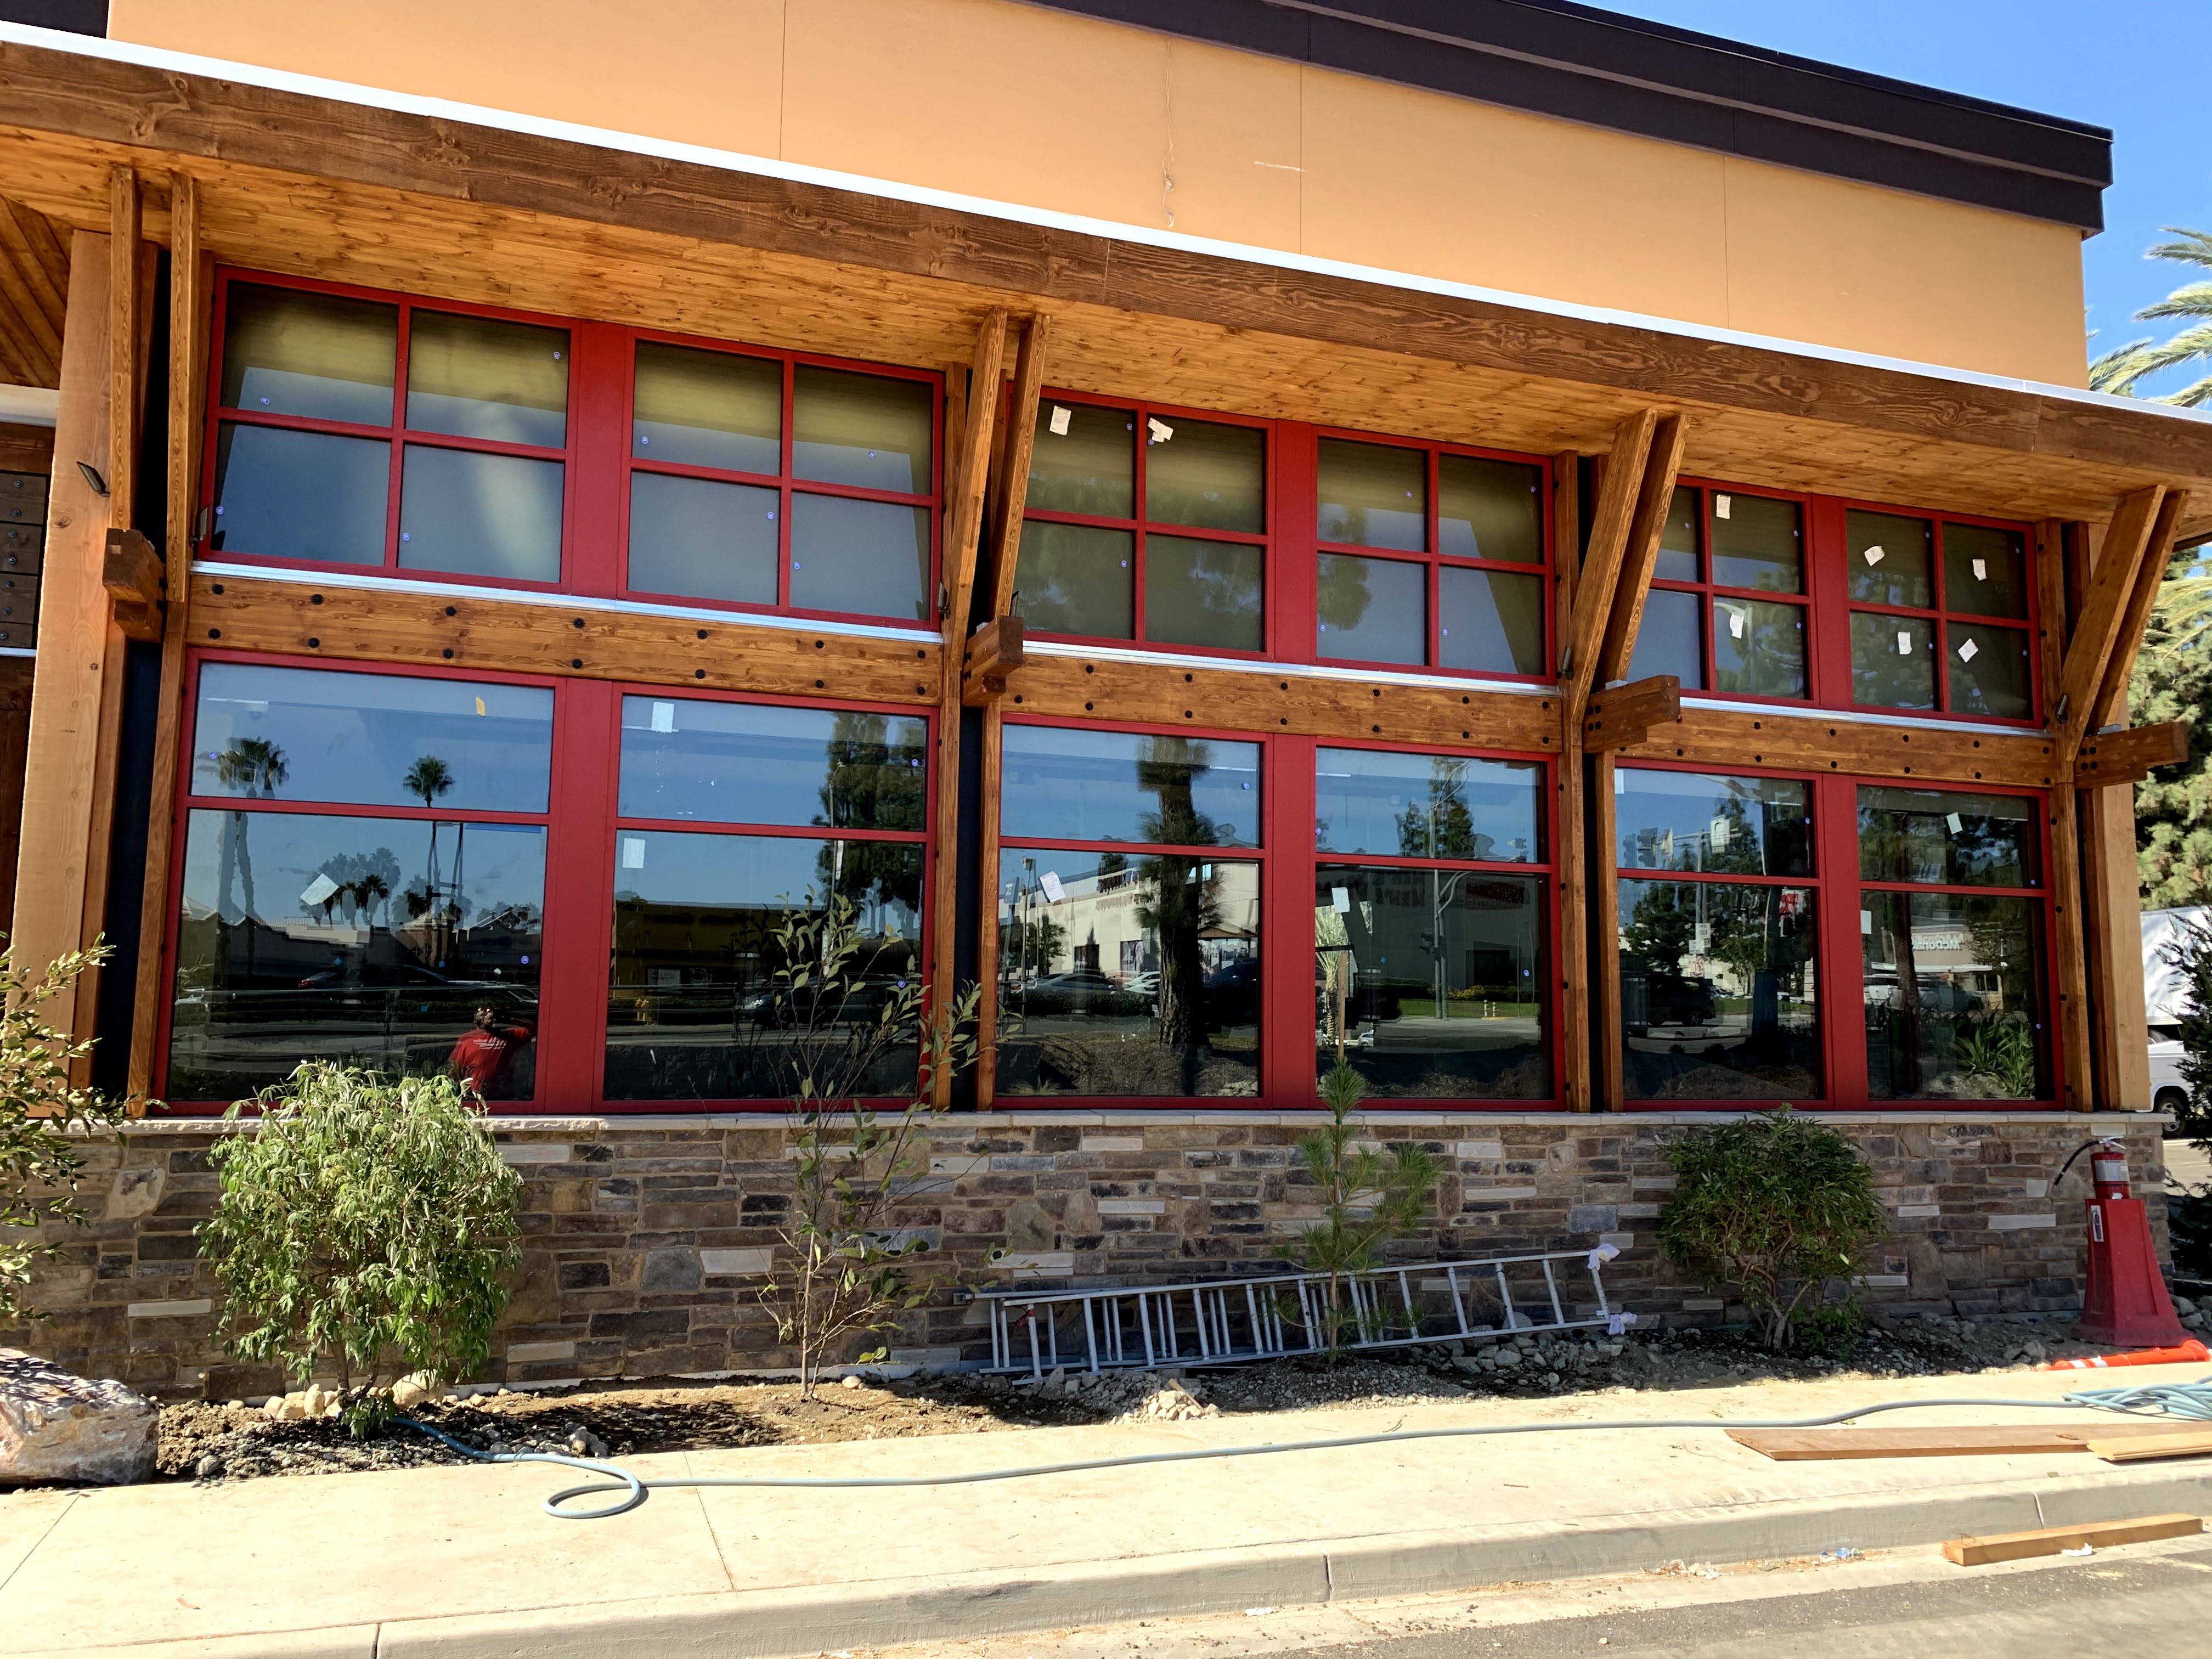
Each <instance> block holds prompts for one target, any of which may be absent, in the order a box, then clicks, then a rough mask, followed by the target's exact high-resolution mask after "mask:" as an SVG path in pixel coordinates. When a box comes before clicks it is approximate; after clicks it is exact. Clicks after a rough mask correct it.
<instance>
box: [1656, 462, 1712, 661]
mask: <svg viewBox="0 0 2212 1659" xmlns="http://www.w3.org/2000/svg"><path fill="white" fill-rule="evenodd" d="M1703 509H1704V501H1703V499H1702V498H1701V496H1700V495H1699V492H1698V491H1697V490H1695V489H1690V488H1689V487H1688V486H1686V485H1683V486H1680V487H1678V488H1677V489H1675V491H1674V496H1673V498H1672V499H1671V500H1670V501H1668V503H1667V527H1666V528H1665V529H1664V530H1662V531H1661V532H1659V556H1658V557H1657V558H1656V560H1654V561H1653V562H1652V566H1651V574H1652V575H1653V577H1654V578H1656V580H1660V581H1662V582H1694V581H1702V580H1705V576H1704V567H1703V566H1702V565H1700V564H1699V561H1698V514H1699V513H1700V512H1701V511H1703ZM1682 684H1685V685H1687V684H1689V682H1688V681H1687V680H1684V681H1683V682H1682Z"/></svg>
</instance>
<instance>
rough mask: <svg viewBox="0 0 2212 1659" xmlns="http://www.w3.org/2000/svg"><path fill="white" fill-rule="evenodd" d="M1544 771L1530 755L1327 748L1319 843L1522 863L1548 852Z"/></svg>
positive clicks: (1318, 805)
mask: <svg viewBox="0 0 2212 1659" xmlns="http://www.w3.org/2000/svg"><path fill="white" fill-rule="evenodd" d="M1543 776H1544V772H1543V768H1542V767H1541V766H1540V765H1539V764H1537V763H1535V762H1534V761H1499V760H1474V759H1471V758H1468V757H1465V756H1461V755H1409V754H1403V753H1398V752H1395V751H1390V750H1369V749H1323V750H1319V751H1318V752H1317V753H1316V756H1315V757H1314V845H1315V847H1316V848H1318V849H1320V850H1321V851H1322V852H1325V853H1365V854H1370V855H1383V856H1389V857H1395V858H1410V859H1424V858H1425V859H1471V860H1493V861H1497V862H1502V863H1506V864H1526V863H1528V862H1530V861H1532V860H1535V859H1537V858H1539V857H1541V854H1542V852H1543V842H1542V831H1541V829H1540V827H1539V826H1540V824H1541V810H1540V809H1541V805H1542V801H1541V791H1542V788H1543Z"/></svg>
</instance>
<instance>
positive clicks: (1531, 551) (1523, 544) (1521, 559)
mask: <svg viewBox="0 0 2212 1659" xmlns="http://www.w3.org/2000/svg"><path fill="white" fill-rule="evenodd" d="M1543 491H1544V470H1543V469H1542V468H1541V467H1537V466H1528V465H1524V464H1522V462H1519V461H1492V460H1486V459H1483V458H1482V457H1480V456H1477V455H1439V456H1437V551H1438V552H1439V553H1447V554H1449V555H1450V556H1453V557H1454V558H1461V559H1510V560H1512V561H1513V562H1515V563H1516V564H1541V563H1543V562H1544V493H1543Z"/></svg>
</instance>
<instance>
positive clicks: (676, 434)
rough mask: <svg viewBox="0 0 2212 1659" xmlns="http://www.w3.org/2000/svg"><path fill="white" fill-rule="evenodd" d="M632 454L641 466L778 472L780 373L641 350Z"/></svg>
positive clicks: (653, 346)
mask: <svg viewBox="0 0 2212 1659" xmlns="http://www.w3.org/2000/svg"><path fill="white" fill-rule="evenodd" d="M636 398H637V406H636V408H635V410H634V411H633V413H632V416H631V422H630V453H631V454H632V455H634V456H635V457H636V458H637V459H639V460H641V461H666V462H668V463H669V464H670V465H676V466H715V467H721V468H724V469H725V470H726V471H732V472H763V473H767V474H769V475H770V476H771V477H772V476H774V475H775V474H776V473H778V472H781V471H783V365H782V364H781V363H774V362H762V361H761V360H760V359H759V358H757V357H733V356H730V355H729V354H727V353H726V352H720V351H695V350H692V349H690V348H689V347H686V346H672V345H660V344H657V343H654V342H652V341H649V340H648V341H643V342H641V343H639V345H638V348H637V387H636Z"/></svg>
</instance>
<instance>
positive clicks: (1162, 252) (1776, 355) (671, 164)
mask: <svg viewBox="0 0 2212 1659" xmlns="http://www.w3.org/2000/svg"><path fill="white" fill-rule="evenodd" d="M487 113H489V112H487ZM0 126H14V127H16V128H19V129H24V130H27V131H31V132H33V133H37V132H48V133H53V134H57V135H61V136H65V137H71V138H75V139H79V140H84V141H89V142H92V143H102V144H112V145H116V146H121V147H125V148H128V149H140V150H144V151H150V152H154V153H155V155H153V156H149V160H148V161H146V162H145V163H144V164H143V165H146V166H148V167H159V166H161V161H159V160H158V159H157V158H158V156H159V155H162V154H167V155H173V156H176V157H179V158H182V159H185V160H187V161H189V160H191V159H201V160H204V161H209V162H211V163H216V164H218V165H220V164H223V163H231V164H236V165H238V166H241V167H252V168H257V169H261V170H264V171H266V172H268V173H271V174H275V175H290V176H293V177H309V178H325V179H333V180H338V181H343V182H349V183H353V184H358V185H365V186H368V187H371V188H375V189H383V190H391V191H401V192H406V193H410V194H414V195H418V196H424V197H434V198H437V199H441V200H446V201H453V202H466V203H477V204H483V205H484V206H486V207H489V208H499V209H508V210H516V211H520V212H525V213H532V214H538V215H542V216H544V217H546V218H548V219H552V220H562V221H568V222H586V223H594V224H605V225H611V226H618V227H623V228H632V229H637V230H642V231H645V232H647V233H652V234H662V235H669V236H678V237H693V238H697V239H699V240H703V241H709V242H716V243H720V244H724V245H726V246H736V247H748V248H756V249H760V250H763V251H765V252H776V253H787V254H791V255H794V256H797V257H799V258H806V259H813V260H825V261H829V262H833V263H837V264H848V265H853V266H858V267H860V268H863V269H871V268H872V269H876V270H890V271H896V272H900V273H903V274H906V275H909V276H919V277H927V278H935V279H940V280H944V281H947V282H953V283H965V284H969V285H970V286H972V287H974V288H976V289H983V290H986V291H987V292H988V293H989V294H990V295H992V296H993V297H994V302H1000V303H1003V302H1004V298H1003V297H1002V296H1009V295H1011V296H1017V297H1018V296H1028V297H1030V298H1034V299H1041V300H1047V301H1062V302H1065V303H1068V304H1072V305H1089V306H1105V307H1112V308H1114V309H1116V310H1121V311H1127V312H1132V313H1154V314H1157V315H1160V316H1166V317H1176V318H1181V319H1185V320H1188V321H1191V322H1196V323H1200V324H1204V325H1211V326H1216V327H1224V328H1233V329H1240V330H1247V331H1254V332H1258V333H1272V334H1279V335H1285V336H1289V337H1296V338H1304V339H1310V340H1317V341H1322V342H1326V343H1331V344H1338V345H1344V346H1349V347H1353V348H1357V349H1372V350H1381V351H1389V352H1396V353H1400V354H1402V355H1404V356H1413V357H1424V358H1429V359H1431V360H1434V361H1437V362H1457V363H1465V364H1468V365H1470V366H1474V367H1480V368H1492V369H1498V370H1501V371H1504V372H1506V373H1509V374H1520V375H1530V376H1535V377H1539V378H1541V379H1546V380H1560V381H1565V382H1570V383H1575V384H1580V385H1584V386H1602V387H1605V388H1607V389H1609V390H1613V391H1617V392H1626V393H1628V394H1631V395H1632V396H1635V397H1638V398H1647V399H1656V400H1658V401H1662V402H1666V403H1668V404H1674V403H1686V404H1692V405H1696V404H1704V405H1705V406H1707V407H1716V408H1721V409H1727V410H1741V411H1745V412H1748V413H1753V414H1759V415H1770V416H1779V417H1783V418H1788V419H1809V420H1814V421H1820V422H1832V423H1835V424H1838V425H1842V426H1856V427H1862V428H1868V429H1869V430H1875V431H1881V432H1888V433H1892V434H1900V435H1905V436H1908V437H1913V438H1922V439H1930V440H1937V441H1951V442H1957V443H1965V444H1971V445H1976V446H1979V447H1984V448H1990V449H1996V450H2004V451H2009V452H2011V453H2015V454H2027V455H2041V456H2048V457H2051V458H2053V459H2063V460H2071V461H2078V462H2082V463H2085V464H2088V465H2106V466H2118V467H2124V468H2128V469H2130V470H2133V471H2137V472H2140V473H2142V475H2144V476H2145V477H2147V478H2148V477H2156V478H2212V422H2208V421H2200V420H2192V419H2190V418H2188V417H2185V416H2182V415H2180V414H2179V413H2177V412H2171V411H2164V412H2161V411H2158V410H2156V409H2155V406H2152V405H2142V406H2128V405H2125V404H2123V403H2121V402H2120V401H2118V400H2115V399H2112V398H2096V397H2093V396H2091V395H2090V394H2087V393H2069V392H2064V391H2062V390H2058V389H2055V388H2054V389H2039V388H2037V387H2035V386H2033V385H2030V384H2021V385H2013V384H2009V383H2003V384H1992V383H1991V382H1990V380H1989V378H1988V377H1985V376H1979V375H1970V374H1957V375H1953V374H1945V373H1944V372H1942V370H1941V369H1938V368H1929V370H1928V371H1927V372H1925V373H1923V372H1919V371H1917V369H1915V368H1912V367H1911V366H1901V365H1891V364H1887V363H1884V362H1865V361H1861V360H1858V359H1857V357H1856V356H1851V355H1840V354H1839V355H1835V356H1831V355H1827V354H1823V353H1817V352H1812V351H1796V350H1792V349H1790V347H1789V343H1787V342H1775V343H1765V342H1760V341H1756V340H1752V341H1735V340H1720V339H1712V338H1709V337H1703V336H1702V335H1701V334H1700V333H1699V332H1697V331H1680V332H1677V331H1672V330H1669V329H1668V328H1667V327H1666V326H1665V325H1664V324H1663V323H1662V322H1660V321H1658V320H1656V319H1653V320H1650V321H1646V320H1644V319H1624V320H1620V321H1613V320H1610V319H1604V318H1599V317H1591V316H1587V315H1583V314H1579V313H1577V312H1576V311H1574V310H1572V309H1566V308H1563V309H1560V310H1557V311H1553V310H1545V309H1540V308H1538V307H1535V306H1533V305H1527V306H1522V305H1514V304H1512V303H1510V302H1508V301H1502V300H1496V299H1490V298H1486V297H1480V296H1477V295H1468V294H1455V293H1449V292H1439V291H1437V288H1435V287H1434V286H1431V285H1429V284H1426V283H1413V282H1411V281H1408V282H1407V283H1404V284H1398V283H1392V282H1391V281H1390V280H1389V273H1383V272H1376V273H1373V274H1371V275H1370V274H1364V273H1362V274H1356V275H1344V274H1337V273H1334V272H1331V271H1326V270H1313V269H1310V268H1308V267H1307V265H1306V264H1304V262H1296V261H1279V262H1270V261H1268V260H1267V258H1265V257H1264V256H1255V257H1253V258H1238V257H1236V256H1234V255H1230V254H1221V253H1213V252H1205V251H1201V250H1199V249H1194V248H1186V247H1182V246H1169V245H1167V244H1166V243H1164V241H1160V240H1139V239H1137V238H1134V237H1131V238H1122V237H1119V236H1116V235H1114V234H1111V233H1110V230H1109V229H1108V228H1101V229H1099V230H1097V231H1091V230H1084V229H1076V228H1068V227H1066V226H1063V225H1060V224H1056V223H1054V222H1050V221H1051V219H1052V218H1053V217H1054V216H1045V215H1039V216H1036V218H1034V219H1033V218H1030V217H1028V216H1023V215H1020V214H1019V213H1018V210H1012V209H1010V210H1008V211H1007V213H1006V214H1004V215H1000V214H994V213H992V212H989V211H987V210H982V209H979V208H974V207H957V206H951V205H945V204H941V203H936V202H931V201H927V200H922V201H917V200H914V199H910V198H908V197H907V196H905V195H903V194H896V193H890V192H888V191H886V192H884V193H878V192H874V191H866V190H863V189H858V188H848V187H844V186H842V185H828V184H819V183H814V182H811V181H809V180H805V179H793V178H788V177H782V176H779V175H778V174H777V173H773V172H769V171H758V172H756V171H750V170H747V169H744V168H743V167H738V166H736V165H715V164H713V163H710V162H708V161H692V160H687V159H679V158H677V157H673V156H670V155H662V154H657V153H653V152H650V151H647V150H642V149H627V148H623V147H619V146H617V144H614V143H595V142H585V141H580V140H577V139H571V138H566V137H554V136H550V135H548V134H545V133H543V132H539V131H532V130H529V129H528V128H526V127H525V126H522V125H517V126H513V127H509V126H503V125H490V124H489V123H486V122H475V121H465V120H461V119H459V118H452V117H448V116H445V115H442V114H430V113H420V112H414V111H411V110H408V109H404V108H394V107H389V106H381V105H371V104H366V103H360V102H355V101H350V100H343V99H339V98H335V97H328V96H322V95H319V94H308V93H304V92H296V91H291V90H287V89H283V88H276V87H270V86H265V85H261V84H258V83H257V82H253V81H249V80H244V79H237V80H233V79H225V78H220V77H217V76H213V75H204V74H199V73H191V72H186V71H184V70H178V69H173V68H156V67H153V66H151V65H149V64H143V63H137V62H134V61H131V60H129V59H127V58H120V57H110V56H104V55H100V54H96V53H89V52H63V51H58V50H55V49H53V48H51V47H47V46H29V45H26V44H23V43H21V42H20V41H14V40H4V39H0ZM733 160H734V158H733ZM4 188H5V186H4V182H0V190H4ZM103 222H104V221H103Z"/></svg>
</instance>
